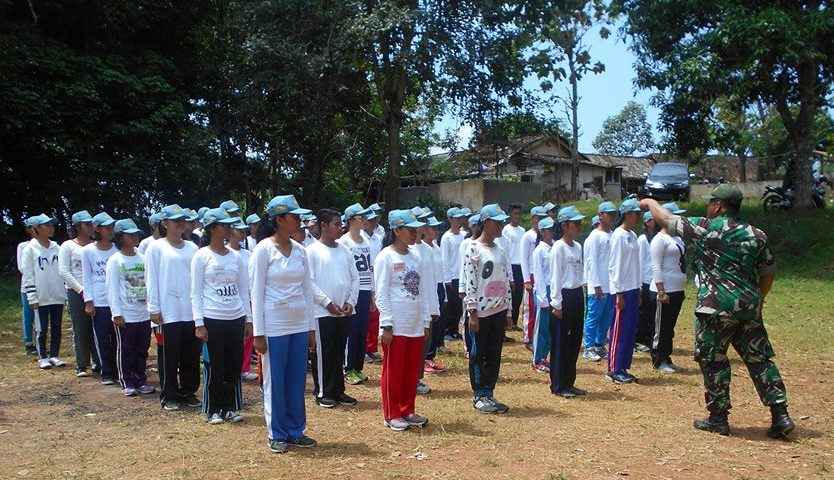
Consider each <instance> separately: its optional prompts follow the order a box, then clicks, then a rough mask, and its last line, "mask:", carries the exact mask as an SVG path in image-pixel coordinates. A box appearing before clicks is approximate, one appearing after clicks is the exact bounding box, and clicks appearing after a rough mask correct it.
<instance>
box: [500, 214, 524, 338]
mask: <svg viewBox="0 0 834 480" xmlns="http://www.w3.org/2000/svg"><path fill="white" fill-rule="evenodd" d="M509 213H510V223H508V224H507V225H505V226H504V229H503V230H502V231H501V237H503V238H504V241H505V242H506V246H507V248H506V250H507V254H508V255H509V256H510V264H511V265H512V269H513V312H512V317H513V330H517V329H519V328H518V316H519V314H520V313H521V300H522V299H523V298H524V275H522V273H521V237H523V236H524V227H522V226H521V224H520V222H521V205H519V204H517V203H513V204H510V209H509ZM519 330H520V329H519Z"/></svg>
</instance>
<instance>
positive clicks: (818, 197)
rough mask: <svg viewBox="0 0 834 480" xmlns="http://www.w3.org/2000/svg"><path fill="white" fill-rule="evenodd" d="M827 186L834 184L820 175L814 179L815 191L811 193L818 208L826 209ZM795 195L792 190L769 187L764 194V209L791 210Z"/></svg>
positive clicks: (833, 185)
mask: <svg viewBox="0 0 834 480" xmlns="http://www.w3.org/2000/svg"><path fill="white" fill-rule="evenodd" d="M825 185H828V186H829V187H834V183H832V182H831V180H830V179H829V178H828V177H826V176H825V175H822V174H820V175H819V177H816V178H814V191H813V192H811V199H812V200H813V201H814V206H815V207H817V208H825V188H824V187H825ZM793 198H794V193H793V189H792V188H783V187H775V186H773V185H768V186H766V187H765V191H764V193H763V194H762V207H763V208H764V209H765V211H768V210H789V209H791V208H793Z"/></svg>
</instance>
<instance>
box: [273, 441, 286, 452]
mask: <svg viewBox="0 0 834 480" xmlns="http://www.w3.org/2000/svg"><path fill="white" fill-rule="evenodd" d="M269 449H270V450H271V451H272V453H287V442H282V441H281V440H270V441H269Z"/></svg>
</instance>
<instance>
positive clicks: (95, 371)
mask: <svg viewBox="0 0 834 480" xmlns="http://www.w3.org/2000/svg"><path fill="white" fill-rule="evenodd" d="M90 370H92V371H93V373H101V367H100V366H98V365H93V367H92V368H90Z"/></svg>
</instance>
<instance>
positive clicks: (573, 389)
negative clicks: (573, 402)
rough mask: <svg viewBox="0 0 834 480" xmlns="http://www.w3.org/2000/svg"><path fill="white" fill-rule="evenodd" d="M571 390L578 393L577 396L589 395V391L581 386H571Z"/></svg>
mask: <svg viewBox="0 0 834 480" xmlns="http://www.w3.org/2000/svg"><path fill="white" fill-rule="evenodd" d="M570 391H571V392H573V394H574V395H577V396H582V395H587V394H588V392H586V391H585V390H582V389H581V388H576V387H570Z"/></svg>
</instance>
